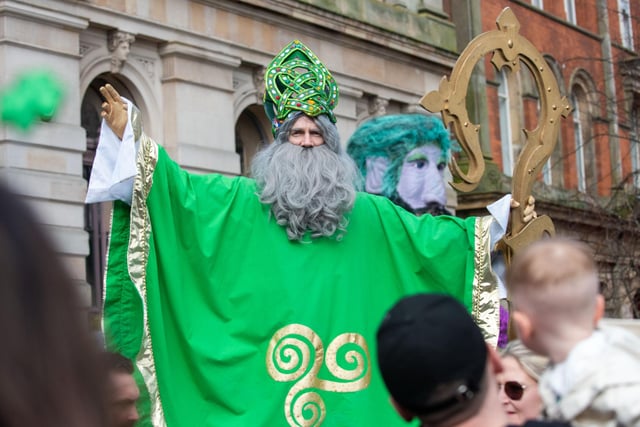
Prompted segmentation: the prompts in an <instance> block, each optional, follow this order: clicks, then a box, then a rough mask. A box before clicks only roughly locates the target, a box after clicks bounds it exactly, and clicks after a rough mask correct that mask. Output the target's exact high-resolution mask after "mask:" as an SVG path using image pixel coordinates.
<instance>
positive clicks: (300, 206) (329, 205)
mask: <svg viewBox="0 0 640 427" xmlns="http://www.w3.org/2000/svg"><path fill="white" fill-rule="evenodd" d="M252 175H253V177H254V178H255V180H256V183H257V185H258V191H259V196H260V201H261V202H262V203H266V204H270V205H271V213H272V215H273V216H274V217H275V219H276V221H277V223H278V224H279V225H282V226H284V227H286V229H287V236H288V237H289V239H290V240H303V237H304V236H305V234H306V233H307V232H310V233H311V237H320V236H334V234H335V237H336V238H337V239H340V238H341V236H342V234H343V233H344V232H345V231H346V227H347V223H348V221H347V219H346V218H345V216H344V215H345V213H346V212H348V211H350V210H351V208H352V207H353V203H354V201H355V197H356V183H357V182H358V177H359V175H358V170H357V167H356V165H355V163H354V162H353V161H352V160H351V158H350V157H349V156H348V155H347V154H346V153H344V152H343V153H341V154H337V153H335V152H334V151H332V150H331V149H330V148H329V147H328V146H327V144H323V145H321V146H318V147H313V148H303V147H300V146H297V145H293V144H289V143H281V144H276V143H274V144H271V145H270V146H269V147H267V148H266V149H265V150H263V151H261V152H259V153H258V154H256V156H255V158H254V160H253V164H252ZM336 232H338V233H337V234H336Z"/></svg>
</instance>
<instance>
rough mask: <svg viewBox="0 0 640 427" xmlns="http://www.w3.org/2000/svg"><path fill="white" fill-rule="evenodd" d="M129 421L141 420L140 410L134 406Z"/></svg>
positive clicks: (130, 411)
mask: <svg viewBox="0 0 640 427" xmlns="http://www.w3.org/2000/svg"><path fill="white" fill-rule="evenodd" d="M128 415H129V417H128V418H129V421H138V420H139V419H140V414H138V409H137V408H136V407H135V406H133V407H132V408H131V409H130V410H129V413H128Z"/></svg>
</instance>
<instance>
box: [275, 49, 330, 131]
mask: <svg viewBox="0 0 640 427" xmlns="http://www.w3.org/2000/svg"><path fill="white" fill-rule="evenodd" d="M264 80H265V93H264V109H265V112H266V113H267V116H268V117H269V120H271V123H272V124H273V126H272V129H273V134H274V135H275V134H276V131H277V129H278V127H279V126H280V125H281V124H282V123H283V122H284V121H285V120H286V119H287V118H288V117H289V116H290V115H291V114H292V113H294V112H298V111H301V112H303V113H305V114H306V115H308V116H311V117H315V116H318V115H320V114H326V115H327V116H328V117H329V119H330V120H331V121H332V122H333V123H335V122H336V117H335V115H334V114H333V109H334V108H335V106H336V105H337V104H338V85H337V84H336V81H335V80H334V79H333V77H332V76H331V73H330V72H329V70H328V69H327V67H325V66H324V64H323V63H322V62H320V59H318V57H317V56H316V55H315V54H314V53H313V52H312V51H311V50H310V49H309V48H308V47H306V46H305V45H304V44H303V43H302V42H300V41H299V40H294V41H292V42H291V43H289V44H288V45H287V46H285V48H284V49H282V51H281V52H280V53H279V54H278V55H277V56H276V57H275V58H273V60H272V61H271V63H270V64H269V66H268V67H267V71H266V73H265V77H264Z"/></svg>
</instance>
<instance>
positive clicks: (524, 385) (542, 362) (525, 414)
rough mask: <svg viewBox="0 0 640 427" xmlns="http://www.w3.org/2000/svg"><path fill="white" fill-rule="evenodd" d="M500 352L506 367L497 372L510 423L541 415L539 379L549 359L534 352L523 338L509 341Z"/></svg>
mask: <svg viewBox="0 0 640 427" xmlns="http://www.w3.org/2000/svg"><path fill="white" fill-rule="evenodd" d="M500 356H501V357H502V368H503V371H502V372H501V373H499V374H498V386H499V388H500V400H501V402H502V407H503V408H504V410H505V411H506V412H507V416H508V417H509V423H510V424H514V425H519V424H524V422H525V421H526V420H531V419H536V418H539V417H540V414H541V412H542V406H543V404H542V399H541V398H540V395H539V394H538V380H539V379H540V375H542V372H543V371H544V370H545V369H546V367H547V366H548V364H549V359H548V358H546V357H544V356H541V355H539V354H537V353H534V352H532V351H531V350H529V349H528V348H527V347H525V346H524V345H523V344H522V342H521V341H520V340H513V341H510V342H509V343H508V344H507V346H506V347H505V348H503V349H502V350H501V351H500Z"/></svg>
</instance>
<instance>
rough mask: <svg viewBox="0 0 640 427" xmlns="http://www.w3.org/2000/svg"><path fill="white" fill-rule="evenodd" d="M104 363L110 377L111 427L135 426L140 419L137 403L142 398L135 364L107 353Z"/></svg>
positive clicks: (108, 388)
mask: <svg viewBox="0 0 640 427" xmlns="http://www.w3.org/2000/svg"><path fill="white" fill-rule="evenodd" d="M103 363H104V369H105V371H106V373H107V376H108V386H107V390H108V419H109V427H130V426H133V425H135V423H136V422H137V421H138V418H139V415H138V410H137V408H136V403H137V401H138V398H139V397H140V390H139V389H138V385H137V384H136V381H135V379H134V378H133V363H132V362H131V360H129V359H127V358H126V357H124V356H122V355H121V354H120V353H114V352H105V353H104V355H103Z"/></svg>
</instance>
